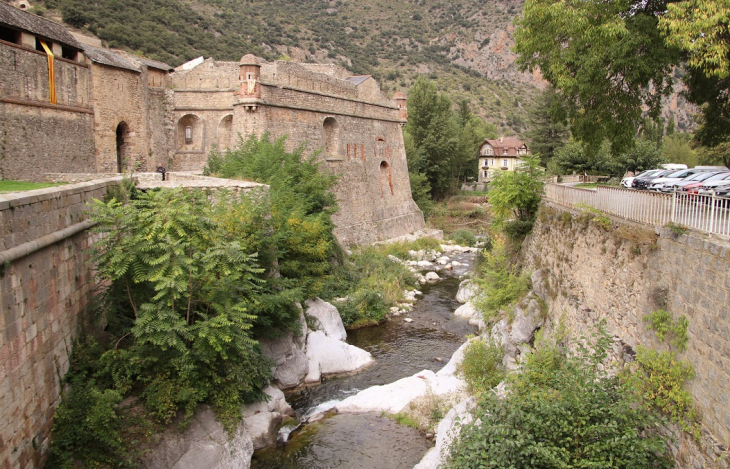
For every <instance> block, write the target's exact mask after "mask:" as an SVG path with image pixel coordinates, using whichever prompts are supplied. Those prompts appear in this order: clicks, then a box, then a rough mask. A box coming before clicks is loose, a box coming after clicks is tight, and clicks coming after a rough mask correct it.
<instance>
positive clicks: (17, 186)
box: [0, 179, 65, 194]
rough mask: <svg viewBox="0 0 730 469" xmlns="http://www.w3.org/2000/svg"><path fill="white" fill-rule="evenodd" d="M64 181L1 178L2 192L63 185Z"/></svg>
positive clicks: (0, 189)
mask: <svg viewBox="0 0 730 469" xmlns="http://www.w3.org/2000/svg"><path fill="white" fill-rule="evenodd" d="M64 184H65V183H63V182H26V181H8V180H4V179H0V194H5V193H7V192H20V191H32V190H33V189H45V188H47V187H56V186H62V185H64Z"/></svg>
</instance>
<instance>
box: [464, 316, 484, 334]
mask: <svg viewBox="0 0 730 469" xmlns="http://www.w3.org/2000/svg"><path fill="white" fill-rule="evenodd" d="M467 322H468V323H469V325H471V326H476V327H477V328H478V329H479V332H481V331H483V330H484V329H486V327H487V324H486V323H485V322H484V316H483V315H482V314H475V315H474V316H472V317H471V318H469V320H468V321H467Z"/></svg>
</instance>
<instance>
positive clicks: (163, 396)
mask: <svg viewBox="0 0 730 469" xmlns="http://www.w3.org/2000/svg"><path fill="white" fill-rule="evenodd" d="M221 197H224V196H223V195H221ZM91 218H92V219H93V220H94V221H96V222H97V223H98V224H99V225H98V227H97V228H95V231H96V232H97V233H99V234H101V235H102V236H101V237H100V239H99V240H98V241H97V242H96V243H95V244H94V246H93V247H92V253H93V258H94V261H95V263H96V264H97V266H98V275H99V278H100V279H101V281H102V282H105V283H109V284H110V285H111V286H110V289H109V290H110V294H111V297H110V298H115V299H117V300H118V302H117V304H114V305H111V306H110V309H109V311H110V313H112V314H114V315H116V316H121V318H115V319H114V320H113V321H112V323H113V324H117V325H119V326H120V327H119V328H118V329H116V330H113V331H112V332H113V333H114V334H115V336H116V337H115V343H116V345H115V347H114V348H113V349H112V350H109V351H108V352H106V353H105V354H104V356H103V357H102V359H103V360H105V361H107V362H108V363H109V370H110V373H111V374H112V376H115V378H114V379H113V380H112V381H113V382H114V386H113V387H114V388H120V389H127V390H128V389H129V386H130V385H131V383H134V382H137V383H139V384H140V385H141V386H142V389H143V391H142V397H143V398H144V400H145V402H146V404H147V406H148V408H149V409H150V410H151V411H152V413H153V414H155V415H156V416H157V417H158V418H159V419H160V420H162V421H167V420H169V419H170V418H172V417H173V416H174V415H175V414H176V412H177V411H178V410H179V409H184V410H185V411H186V415H187V417H188V418H189V417H190V416H192V413H193V411H194V410H195V408H196V407H197V405H198V404H199V403H200V402H206V401H207V402H211V403H213V404H214V406H215V408H216V409H218V410H219V411H221V413H222V415H223V416H224V418H226V419H229V420H230V419H232V420H234V421H235V420H236V419H237V418H240V416H239V415H238V414H237V412H236V410H237V408H238V406H239V405H240V404H241V403H243V402H245V401H251V400H254V399H256V398H258V397H259V396H260V395H261V394H260V391H261V389H262V388H263V387H264V386H265V385H266V384H267V383H268V381H269V379H270V371H269V369H268V365H267V361H266V360H265V359H263V357H261V355H260V354H259V353H258V352H257V351H256V348H255V347H256V342H255V341H254V339H253V338H252V335H251V328H252V327H253V324H254V321H255V320H256V309H257V303H258V300H257V296H258V293H259V292H260V290H261V288H260V284H261V282H262V280H261V279H260V276H261V274H262V272H263V269H260V268H259V266H258V264H257V262H256V255H255V254H251V253H247V252H246V251H245V250H244V249H242V247H241V244H240V243H239V242H238V241H237V240H230V239H227V238H226V236H225V234H224V233H222V232H221V226H220V225H219V224H217V223H215V217H214V216H213V208H212V206H211V204H210V203H209V201H208V199H207V197H206V196H205V194H203V193H202V192H200V191H183V190H179V189H177V190H162V191H151V192H149V193H147V194H142V195H140V196H139V197H138V198H137V199H134V200H130V201H129V202H128V203H127V204H121V203H119V202H117V201H116V200H115V199H112V200H110V201H109V202H106V203H105V202H100V201H96V202H95V205H94V210H93V212H92V215H91ZM115 293H116V294H115ZM119 302H121V304H119ZM125 319H126V320H125ZM120 347H121V349H120ZM130 367H131V368H130ZM120 376H125V378H124V379H122V380H121V381H120V378H119V377H120Z"/></svg>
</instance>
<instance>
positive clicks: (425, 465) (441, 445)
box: [413, 397, 476, 469]
mask: <svg viewBox="0 0 730 469" xmlns="http://www.w3.org/2000/svg"><path fill="white" fill-rule="evenodd" d="M475 407H476V398H475V397H470V398H468V399H464V400H463V401H461V402H459V403H458V404H456V405H455V406H454V407H452V408H451V410H449V412H448V413H447V414H446V416H445V417H444V418H443V420H441V422H440V423H439V426H438V429H437V430H436V445H435V446H434V447H433V448H431V449H430V450H428V452H427V453H426V455H425V456H424V457H423V459H421V462H419V463H418V464H416V465H415V466H414V467H413V469H436V468H438V467H442V466H443V465H444V464H445V463H446V461H447V459H448V454H447V452H448V451H449V448H450V446H451V443H452V442H453V441H454V438H456V437H457V436H458V435H459V431H460V429H461V426H462V425H468V424H470V423H471V422H472V421H473V420H474V417H473V416H472V414H471V412H472V411H473V409H474V408H475Z"/></svg>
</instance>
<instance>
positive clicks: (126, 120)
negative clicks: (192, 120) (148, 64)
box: [56, 64, 154, 172]
mask: <svg viewBox="0 0 730 469" xmlns="http://www.w3.org/2000/svg"><path fill="white" fill-rule="evenodd" d="M92 72H93V80H92V91H91V92H92V100H91V102H92V104H93V108H94V140H95V146H96V170H97V171H99V172H115V171H117V127H118V126H120V124H121V125H122V127H123V129H124V136H123V139H124V149H123V150H122V166H124V165H125V164H129V165H139V167H138V169H140V170H142V171H144V170H146V169H148V168H147V166H148V161H147V160H148V156H149V150H150V149H149V139H148V136H147V133H148V124H147V110H146V105H147V96H146V91H147V81H146V80H145V79H143V77H142V76H141V74H140V73H139V72H135V71H132V70H125V69H120V68H116V67H110V66H107V65H101V64H93V65H92ZM152 164H154V162H153V163H152ZM56 172H58V171H56Z"/></svg>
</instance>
